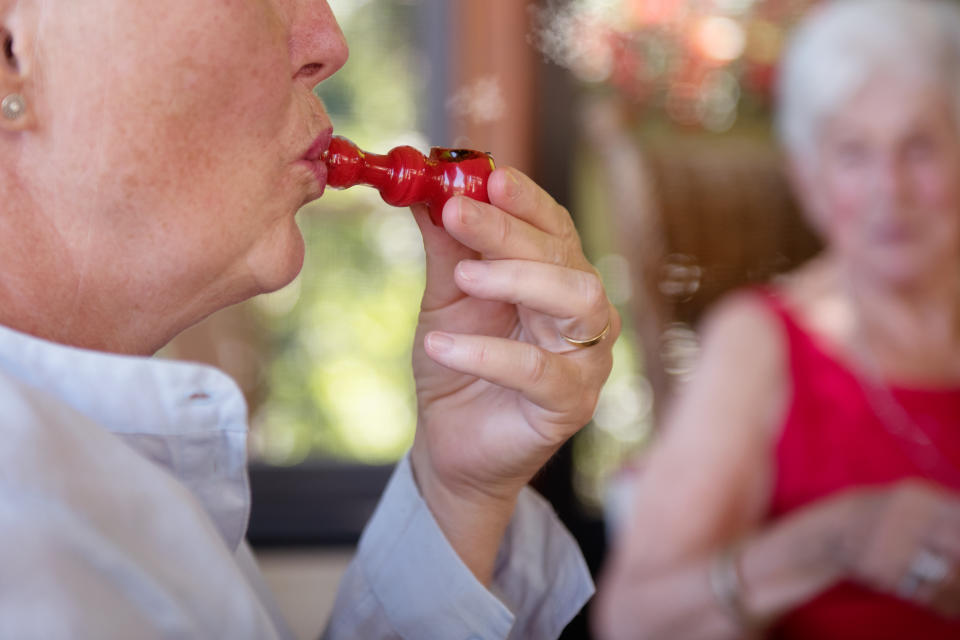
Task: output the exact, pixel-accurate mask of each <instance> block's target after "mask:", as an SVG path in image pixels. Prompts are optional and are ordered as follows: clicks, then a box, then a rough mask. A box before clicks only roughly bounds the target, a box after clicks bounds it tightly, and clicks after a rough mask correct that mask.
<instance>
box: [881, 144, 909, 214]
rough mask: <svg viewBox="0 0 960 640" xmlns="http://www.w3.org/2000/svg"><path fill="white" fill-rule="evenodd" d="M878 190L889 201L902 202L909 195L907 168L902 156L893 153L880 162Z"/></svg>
mask: <svg viewBox="0 0 960 640" xmlns="http://www.w3.org/2000/svg"><path fill="white" fill-rule="evenodd" d="M876 183H877V191H878V192H879V195H880V196H881V197H883V198H884V199H886V200H887V202H891V203H895V204H902V203H903V201H904V200H905V198H906V196H907V190H908V189H907V183H908V180H907V170H906V167H904V165H903V162H901V160H900V158H898V157H897V156H895V155H893V154H891V155H889V156H884V157H883V158H882V160H881V161H880V162H879V163H878V167H877V175H876Z"/></svg>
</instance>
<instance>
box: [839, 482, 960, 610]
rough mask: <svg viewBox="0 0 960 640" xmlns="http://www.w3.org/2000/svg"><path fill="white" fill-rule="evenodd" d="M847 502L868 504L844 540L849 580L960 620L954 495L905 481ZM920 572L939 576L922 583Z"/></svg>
mask: <svg viewBox="0 0 960 640" xmlns="http://www.w3.org/2000/svg"><path fill="white" fill-rule="evenodd" d="M852 499H855V500H860V501H866V502H867V503H869V506H868V508H867V510H866V511H864V513H866V514H868V515H867V517H866V518H862V519H860V522H859V523H858V524H857V525H856V529H857V534H856V535H855V536H854V538H855V539H851V541H850V547H851V549H853V550H854V551H853V553H852V554H851V557H850V560H851V564H850V572H851V574H852V575H851V577H852V578H854V579H855V580H857V581H859V582H860V583H862V584H865V585H867V586H869V587H871V588H873V589H876V590H878V591H882V592H886V593H889V594H891V595H897V596H899V597H901V598H904V599H908V600H911V601H913V602H916V603H918V604H921V605H924V606H927V607H930V608H931V609H933V610H935V611H937V612H939V613H940V614H942V615H945V616H947V617H957V616H960V499H958V497H957V496H956V494H954V493H951V492H949V491H947V490H945V489H942V488H940V487H938V486H936V485H934V484H931V483H927V482H923V481H919V480H907V481H903V482H899V483H897V484H895V485H893V486H892V487H891V488H890V489H886V490H883V491H879V492H877V491H866V492H857V494H854V497H853V498H852ZM924 567H925V568H924ZM917 571H919V572H920V574H921V575H918V574H917V573H916V572H917ZM924 573H929V574H930V575H931V577H932V576H935V575H936V574H938V573H942V574H943V577H942V578H941V579H930V580H925V579H923V578H922V574H924Z"/></svg>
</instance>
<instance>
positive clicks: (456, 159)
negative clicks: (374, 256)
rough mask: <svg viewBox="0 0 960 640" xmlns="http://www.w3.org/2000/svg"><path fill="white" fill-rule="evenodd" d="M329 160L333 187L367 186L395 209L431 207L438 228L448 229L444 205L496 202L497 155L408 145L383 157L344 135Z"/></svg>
mask: <svg viewBox="0 0 960 640" xmlns="http://www.w3.org/2000/svg"><path fill="white" fill-rule="evenodd" d="M324 161H325V162H326V164H327V169H328V173H327V184H328V185H329V186H331V187H334V188H335V189H347V188H349V187H352V186H354V185H358V184H365V185H368V186H371V187H373V188H374V189H376V190H378V191H379V192H380V195H381V196H383V200H384V202H386V203H387V204H390V205H393V206H395V207H409V206H410V205H413V204H425V205H427V209H428V210H429V211H430V219H431V220H433V223H434V224H435V225H437V226H438V227H442V226H443V205H445V204H446V203H447V200H449V199H450V198H452V197H454V196H468V197H470V198H473V199H474V200H479V201H480V202H490V200H489V198H488V196H487V180H488V178H489V177H490V174H491V173H493V170H494V169H495V168H496V166H495V165H494V162H493V157H492V156H491V155H490V154H489V153H484V152H482V151H470V150H467V149H442V148H438V147H434V148H433V149H431V150H430V157H426V156H424V155H423V154H422V153H420V152H419V151H417V150H416V149H414V148H413V147H406V146H404V147H397V148H396V149H393V150H391V151H390V152H389V153H387V154H386V155H382V156H381V155H376V154H373V153H367V152H366V151H363V150H361V149H359V148H358V147H357V145H355V144H354V143H352V142H350V141H349V140H347V139H346V138H343V137H340V136H334V138H333V141H332V142H331V143H330V150H329V151H327V153H326V155H325V157H324Z"/></svg>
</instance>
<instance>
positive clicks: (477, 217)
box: [443, 198, 586, 267]
mask: <svg viewBox="0 0 960 640" xmlns="http://www.w3.org/2000/svg"><path fill="white" fill-rule="evenodd" d="M443 224H444V227H446V229H447V232H448V233H449V234H450V235H451V236H452V237H454V238H456V239H457V240H458V241H460V242H461V243H463V244H464V245H466V246H468V247H470V248H471V249H473V250H475V251H476V252H478V253H480V254H481V255H483V256H484V257H485V258H487V259H490V260H500V259H519V260H533V261H536V262H548V263H550V264H558V265H565V266H568V267H576V266H582V265H583V264H584V263H585V262H586V259H585V258H583V252H582V251H581V249H580V243H579V240H576V241H574V239H573V238H572V237H570V238H568V237H562V238H561V237H558V236H554V235H550V234H548V233H546V232H544V231H542V230H540V229H537V228H536V227H534V226H533V225H531V224H530V223H528V222H525V221H523V220H520V219H519V218H516V217H514V216H512V215H510V214H508V213H506V212H505V211H503V210H501V209H498V208H497V207H495V206H493V205H490V204H484V203H481V202H477V201H475V200H471V199H469V198H451V200H450V201H449V202H448V203H447V204H446V206H445V207H444V209H443Z"/></svg>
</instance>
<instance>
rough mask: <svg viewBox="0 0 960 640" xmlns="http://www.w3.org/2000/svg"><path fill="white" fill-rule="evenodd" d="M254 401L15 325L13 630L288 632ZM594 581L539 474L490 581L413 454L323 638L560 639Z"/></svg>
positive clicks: (41, 634) (397, 475)
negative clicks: (252, 424)
mask: <svg viewBox="0 0 960 640" xmlns="http://www.w3.org/2000/svg"><path fill="white" fill-rule="evenodd" d="M246 414H247V411H246V405H245V403H244V400H243V396H242V394H241V393H240V391H239V389H238V388H237V386H236V384H235V383H234V382H233V381H232V380H231V379H230V378H229V377H227V376H226V375H224V374H223V373H221V372H219V371H217V370H216V369H213V368H210V367H206V366H201V365H194V364H187V363H180V362H171V361H163V360H158V359H151V358H137V357H129V356H119V355H111V354H105V353H99V352H93V351H85V350H81V349H75V348H72V347H67V346H63V345H59V344H54V343H50V342H46V341H43V340H39V339H37V338H33V337H30V336H26V335H24V334H21V333H17V332H15V331H11V330H9V329H7V328H5V327H0V567H2V570H0V638H21V639H25V640H26V639H31V638H38V639H39V638H43V639H44V640H46V639H57V638H98V639H100V638H231V639H232V638H288V637H290V633H289V630H288V629H287V627H286V626H285V624H284V623H283V621H282V619H281V618H280V616H279V614H278V611H277V607H276V605H275V603H274V602H273V600H272V598H271V596H270V594H269V592H268V591H267V589H266V587H265V585H264V583H263V580H262V576H260V574H259V571H258V569H257V568H256V563H255V561H254V560H253V556H252V554H251V553H250V550H249V547H248V546H247V545H246V543H245V542H244V535H245V532H246V528H247V520H248V517H249V510H250V492H249V486H248V481H247V472H246V436H247V415H246ZM592 593H593V584H592V582H591V579H590V575H589V572H588V571H587V568H586V565H585V563H584V561H583V558H582V556H581V554H580V552H579V549H578V548H577V546H576V544H575V542H574V541H573V539H572V537H571V536H570V534H569V533H568V532H567V531H566V529H564V528H563V527H562V525H561V524H560V523H559V522H558V520H557V518H556V516H555V515H554V513H553V511H552V509H551V508H550V507H549V505H547V504H546V502H545V501H544V500H543V499H542V498H540V497H539V496H537V495H536V494H535V493H534V492H532V491H530V490H525V491H524V492H523V494H521V496H520V500H519V503H518V507H517V511H516V513H515V514H514V518H513V520H512V522H511V523H510V526H509V528H508V530H507V534H506V536H505V539H504V542H503V545H502V547H501V549H500V552H499V554H498V557H497V563H496V570H495V576H494V583H493V587H492V589H491V590H488V589H487V588H485V587H484V586H483V585H482V584H481V583H480V582H478V581H477V580H476V578H475V577H474V576H473V574H472V573H471V572H470V571H469V570H468V569H467V567H466V566H465V565H464V564H463V562H462V561H461V560H460V558H459V557H458V556H457V554H456V553H455V552H454V550H453V548H452V547H451V546H450V544H449V543H448V542H447V540H446V538H445V537H444V535H443V533H442V531H441V530H440V528H439V527H438V526H437V523H436V521H435V520H434V518H433V516H432V514H431V513H430V510H429V509H428V508H427V506H426V503H425V502H424V501H423V499H422V498H421V496H420V493H419V491H418V489H417V487H416V484H415V482H414V479H413V474H412V472H411V470H410V464H409V461H408V460H407V459H406V458H405V459H404V460H402V461H401V462H400V464H399V465H398V466H397V470H396V471H395V472H394V475H393V477H392V479H391V481H390V484H389V485H388V487H387V489H386V491H385V493H384V495H383V497H382V499H381V502H380V505H379V506H378V508H377V511H376V513H375V514H374V516H373V518H372V519H371V521H370V523H369V524H368V525H367V528H366V530H365V531H364V534H363V537H362V539H361V541H360V545H359V548H358V550H357V555H356V557H355V559H354V561H353V563H352V564H351V566H350V568H349V570H348V572H347V574H346V576H345V578H344V579H343V582H342V583H341V586H340V590H339V593H338V595H337V602H336V605H335V607H334V612H333V615H332V618H331V620H330V623H329V626H328V629H327V632H326V634H325V637H326V638H327V639H328V640H346V639H358V640H359V639H363V640H370V639H374V638H409V639H411V640H424V639H429V638H437V639H441V638H442V639H443V640H450V639H458V638H463V639H464V640H467V639H481V638H482V639H485V640H486V639H489V640H492V639H498V638H517V639H519V638H523V639H540V638H544V639H547V638H555V637H557V636H558V635H559V634H560V632H561V631H562V630H563V628H564V627H565V626H566V624H567V623H568V622H569V621H570V619H571V618H572V617H573V616H574V615H575V614H576V613H577V612H578V611H579V610H580V608H581V607H582V606H583V605H584V603H585V602H586V601H587V600H588V599H589V597H590V596H591V595H592Z"/></svg>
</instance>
